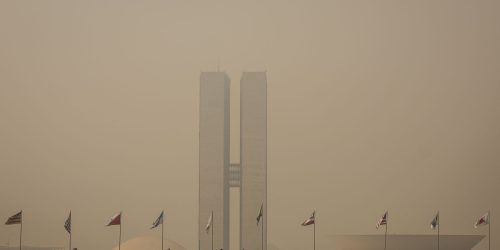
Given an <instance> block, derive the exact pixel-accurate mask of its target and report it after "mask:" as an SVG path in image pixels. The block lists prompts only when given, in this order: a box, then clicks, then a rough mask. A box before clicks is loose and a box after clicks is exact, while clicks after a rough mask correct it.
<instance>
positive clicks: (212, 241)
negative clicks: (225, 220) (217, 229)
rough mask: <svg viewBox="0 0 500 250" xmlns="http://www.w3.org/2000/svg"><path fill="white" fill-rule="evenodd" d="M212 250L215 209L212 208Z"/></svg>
mask: <svg viewBox="0 0 500 250" xmlns="http://www.w3.org/2000/svg"><path fill="white" fill-rule="evenodd" d="M210 223H212V225H211V226H212V250H214V211H213V210H212V221H211V222H210Z"/></svg>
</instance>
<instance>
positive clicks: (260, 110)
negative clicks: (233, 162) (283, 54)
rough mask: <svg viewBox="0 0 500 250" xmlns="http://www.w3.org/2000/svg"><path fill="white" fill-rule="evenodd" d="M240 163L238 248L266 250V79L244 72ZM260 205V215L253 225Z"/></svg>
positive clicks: (261, 74)
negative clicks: (260, 217) (261, 213)
mask: <svg viewBox="0 0 500 250" xmlns="http://www.w3.org/2000/svg"><path fill="white" fill-rule="evenodd" d="M240 164H241V170H240V172H241V184H240V185H241V188H240V249H245V250H260V249H262V250H266V249H267V244H266V242H267V80H266V73H265V72H245V73H243V75H242V76H241V82H240ZM261 206H262V209H263V215H264V216H263V217H262V219H261V221H260V223H259V225H257V216H258V214H259V210H260V207H261ZM261 223H262V224H261Z"/></svg>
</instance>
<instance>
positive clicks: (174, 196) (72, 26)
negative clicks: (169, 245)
mask: <svg viewBox="0 0 500 250" xmlns="http://www.w3.org/2000/svg"><path fill="white" fill-rule="evenodd" d="M499 10H500V1H497V0H491V1H486V0H484V1H480V0H476V1H461V0H453V1H451V0H450V1H444V0H443V1H441V0H414V1H396V0H394V1H372V0H366V1H361V0H359V1H358V0H354V1H347V0H346V1H333V0H329V1H305V0H304V1H295V0H282V1H263V0H255V1H205V0H203V1H186V0H183V1H97V0H96V1H62V0H61V1H36V0H33V1H15V0H2V1H0V169H1V172H0V200H1V204H2V205H1V206H0V219H1V220H4V219H5V220H6V219H7V217H8V216H10V215H12V214H14V213H16V212H18V210H20V209H24V221H25V223H24V240H25V242H26V243H27V244H41V245H61V246H66V244H67V235H66V233H65V231H64V228H63V223H64V220H65V219H66V216H67V213H68V212H69V210H70V209H72V210H73V226H74V230H73V231H74V237H73V245H74V246H77V247H79V249H93V250H109V249H111V248H112V247H113V246H114V245H115V244H116V241H117V234H118V228H106V227H104V225H105V224H106V223H107V222H108V219H109V217H110V216H112V215H113V214H114V213H116V212H118V211H120V210H123V212H124V218H123V223H124V227H123V236H124V239H127V238H130V237H133V236H135V235H137V234H140V233H143V232H146V231H148V228H149V225H150V223H152V221H153V220H154V219H155V218H156V216H157V215H158V214H159V212H160V211H161V210H162V209H165V212H166V233H167V237H168V238H171V239H173V240H175V241H178V242H179V243H180V244H182V245H184V246H186V247H187V248H188V249H196V248H197V243H198V242H197V231H196V228H197V211H198V206H197V201H198V184H197V178H198V103H199V102H198V98H199V92H198V90H199V73H200V71H211V70H216V68H217V62H220V63H219V64H220V68H221V69H222V70H224V71H226V72H227V73H228V75H229V76H230V77H231V80H232V85H231V93H232V95H231V108H232V111H231V116H232V117H231V128H232V131H231V136H232V138H231V142H232V147H231V150H232V152H231V161H232V162H237V161H238V159H239V155H238V153H239V148H238V146H239V114H238V110H239V78H240V76H241V72H242V71H245V70H246V71H253V70H267V72H268V93H269V96H268V116H269V117H268V150H269V151H268V171H269V173H268V179H269V184H268V188H269V194H268V198H269V205H268V209H269V243H273V244H274V245H276V246H278V247H279V248H281V249H291V250H299V249H300V250H303V249H312V244H311V243H312V242H311V241H312V231H311V230H312V228H303V227H301V226H300V223H301V222H302V221H303V220H304V219H306V218H307V217H308V216H309V215H310V213H311V211H312V210H313V209H316V211H317V223H318V224H317V249H320V250H321V249H332V248H333V242H332V241H331V239H330V238H329V237H328V235H332V234H376V233H382V231H380V232H378V231H376V229H375V223H376V222H377V220H378V218H379V217H380V216H381V215H382V214H383V212H384V211H385V210H386V209H388V210H389V213H390V219H391V221H390V223H391V226H390V230H389V232H390V233H398V234H405V233H418V234H425V233H434V232H432V231H431V230H430V229H429V222H430V220H431V219H432V217H433V216H434V214H435V212H436V211H437V210H438V209H439V210H440V211H441V223H442V224H441V232H442V233H443V234H470V233H474V234H482V233H486V232H487V230H485V229H486V228H482V229H478V230H474V228H473V227H472V225H473V223H474V221H475V219H477V217H479V216H481V215H482V214H483V213H484V212H485V211H486V210H488V209H489V208H491V209H492V212H493V215H492V217H493V220H494V221H493V223H494V224H493V226H492V233H494V234H495V235H496V236H498V235H499V234H498V233H499V232H500V226H497V225H499V224H497V223H495V221H496V219H495V218H500V197H499V190H500V181H498V179H499V177H500V15H499V12H498V11H499ZM497 215H498V216H497ZM0 222H3V221H0ZM499 223H500V219H499ZM154 233H157V234H159V231H158V230H157V231H155V232H154ZM9 239H10V241H11V243H12V244H15V243H16V242H18V227H17V226H0V244H4V243H5V244H6V243H7V241H8V240H9ZM484 243H485V242H484ZM484 243H482V244H481V245H480V246H479V247H478V248H477V249H478V250H483V249H486V248H485V247H486V244H484ZM492 243H493V244H494V247H498V246H500V237H496V238H494V240H493V242H492ZM231 245H232V246H237V245H236V244H235V242H233V243H232V244H231ZM236 249H237V248H234V249H232V250H236Z"/></svg>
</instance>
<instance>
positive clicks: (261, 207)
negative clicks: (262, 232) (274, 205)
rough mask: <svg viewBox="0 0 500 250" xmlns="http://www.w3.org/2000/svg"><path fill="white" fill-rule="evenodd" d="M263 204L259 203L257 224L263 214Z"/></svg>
mask: <svg viewBox="0 0 500 250" xmlns="http://www.w3.org/2000/svg"><path fill="white" fill-rule="evenodd" d="M263 209H264V204H261V205H260V210H259V215H257V226H258V225H259V222H260V219H262V216H263V215H264V210H263Z"/></svg>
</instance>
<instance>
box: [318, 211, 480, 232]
mask: <svg viewBox="0 0 500 250" xmlns="http://www.w3.org/2000/svg"><path fill="white" fill-rule="evenodd" d="M313 216H314V214H313ZM388 218H389V212H388V211H386V212H385V213H384V215H382V217H380V219H379V220H378V222H377V225H376V226H375V227H376V228H377V229H379V227H380V226H383V225H387V221H388ZM488 224H490V212H489V211H488V212H487V213H485V214H484V215H483V216H481V218H479V219H478V220H477V221H476V223H474V227H475V228H478V227H480V226H485V225H488ZM430 225H431V229H436V228H437V227H438V226H439V212H438V213H437V214H436V216H434V218H433V219H432V221H431V224H430Z"/></svg>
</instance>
